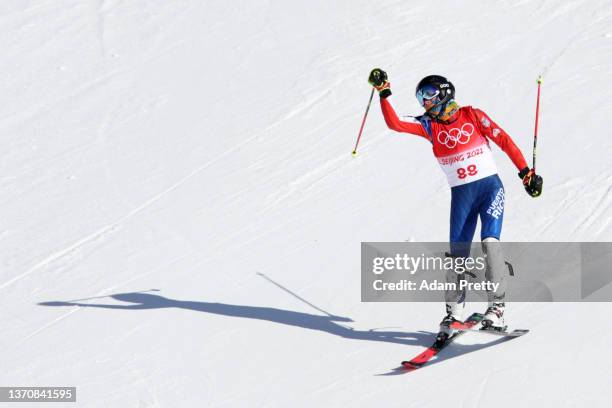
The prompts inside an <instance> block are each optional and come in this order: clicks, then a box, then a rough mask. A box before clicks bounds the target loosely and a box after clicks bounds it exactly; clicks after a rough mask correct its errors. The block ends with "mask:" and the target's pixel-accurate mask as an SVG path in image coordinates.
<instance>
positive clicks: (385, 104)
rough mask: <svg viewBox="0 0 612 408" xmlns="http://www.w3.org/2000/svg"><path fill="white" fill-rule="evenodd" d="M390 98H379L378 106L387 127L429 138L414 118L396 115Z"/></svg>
mask: <svg viewBox="0 0 612 408" xmlns="http://www.w3.org/2000/svg"><path fill="white" fill-rule="evenodd" d="M390 99H391V98H390V97H389V98H380V108H381V109H382V113H383V116H384V117H385V122H386V123H387V126H388V127H389V129H391V130H395V131H396V132H402V133H411V134H413V135H417V136H422V137H424V138H426V139H428V140H429V136H428V135H427V132H426V131H425V129H424V128H423V125H421V122H419V121H418V120H416V119H414V118H400V117H399V116H397V113H395V109H393V105H391V101H390Z"/></svg>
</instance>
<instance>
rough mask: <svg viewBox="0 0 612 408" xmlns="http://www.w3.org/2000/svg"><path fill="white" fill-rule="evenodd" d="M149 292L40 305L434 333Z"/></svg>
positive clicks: (351, 332)
mask: <svg viewBox="0 0 612 408" xmlns="http://www.w3.org/2000/svg"><path fill="white" fill-rule="evenodd" d="M147 292H151V291H146V292H130V293H117V294H114V295H110V296H107V297H108V298H111V299H113V300H115V301H119V302H123V303H122V304H110V303H108V304H107V303H90V302H87V303H85V302H83V301H89V300H92V299H99V297H98V298H90V299H77V300H73V301H51V302H42V303H38V304H39V305H41V306H49V307H69V306H76V307H83V308H86V307H90V308H100V309H114V310H133V311H139V310H140V311H142V310H152V309H166V308H175V309H184V310H190V311H194V312H201V313H209V314H214V315H221V316H228V317H235V318H243V319H256V320H264V321H269V322H274V323H278V324H283V325H287V326H294V327H300V328H303V329H308V330H316V331H321V332H326V333H329V334H332V335H334V336H339V337H343V338H346V339H351V340H365V341H380V342H386V343H395V344H403V345H419V346H424V345H426V344H429V342H430V341H431V339H432V336H435V334H434V333H431V332H426V331H417V332H401V331H388V330H375V329H372V330H355V329H353V328H352V327H348V326H345V325H343V324H342V323H346V322H352V321H353V320H352V319H350V318H348V317H343V316H336V315H331V314H328V315H326V316H323V315H316V314H310V313H303V312H296V311H292V310H284V309H277V308H273V307H260V306H248V305H234V304H227V303H212V302H202V301H188V300H176V299H170V298H167V297H164V296H161V295H158V294H152V293H147Z"/></svg>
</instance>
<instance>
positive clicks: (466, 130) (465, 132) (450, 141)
mask: <svg viewBox="0 0 612 408" xmlns="http://www.w3.org/2000/svg"><path fill="white" fill-rule="evenodd" d="M472 134H474V125H472V124H471V123H464V124H463V126H461V129H459V128H452V129H451V130H449V131H448V132H447V131H446V130H443V131H441V132H440V133H438V142H440V143H442V144H443V145H445V146H446V147H448V148H449V149H452V148H453V147H455V146H457V143H459V144H466V143H467V142H469V141H470V136H472Z"/></svg>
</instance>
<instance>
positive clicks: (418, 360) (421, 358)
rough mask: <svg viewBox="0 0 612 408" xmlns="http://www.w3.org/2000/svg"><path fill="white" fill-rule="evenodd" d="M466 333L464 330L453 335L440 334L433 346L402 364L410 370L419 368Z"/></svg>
mask: <svg viewBox="0 0 612 408" xmlns="http://www.w3.org/2000/svg"><path fill="white" fill-rule="evenodd" d="M463 333H465V332H464V331H458V332H456V333H454V334H453V335H452V336H450V337H447V336H446V335H440V334H439V335H438V337H436V341H435V342H434V344H432V345H431V346H429V347H427V349H425V351H423V352H422V353H421V354H419V355H418V356H416V357H415V358H413V359H412V360H409V361H402V366H403V367H404V368H405V369H406V370H409V371H413V370H416V369H417V368H421V367H423V366H424V365H425V364H427V362H428V361H429V360H431V359H432V358H434V357H435V355H436V354H438V353H439V352H440V351H441V350H442V349H444V348H445V347H446V346H448V345H449V344H451V343H452V342H453V341H455V339H457V337H459V336H460V335H462V334H463Z"/></svg>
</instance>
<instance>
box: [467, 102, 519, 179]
mask: <svg viewBox="0 0 612 408" xmlns="http://www.w3.org/2000/svg"><path fill="white" fill-rule="evenodd" d="M473 112H474V114H475V115H476V119H477V122H476V123H477V125H478V127H479V129H480V131H481V133H482V134H483V135H485V137H486V138H487V139H488V140H492V141H493V143H495V144H496V145H498V146H499V147H500V149H502V150H503V151H504V153H506V154H507V155H508V157H509V158H510V160H512V163H514V165H515V166H516V168H517V169H519V170H522V169H524V168H525V167H527V162H526V161H525V157H524V156H523V153H521V150H520V149H519V148H518V146H517V145H516V144H515V143H514V141H513V140H512V138H511V137H510V135H509V134H508V133H506V131H505V130H504V129H502V128H501V127H499V125H497V123H495V122H493V120H492V119H491V118H490V117H489V116H488V115H487V114H486V113H484V112H483V111H481V110H480V109H475V108H473Z"/></svg>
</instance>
